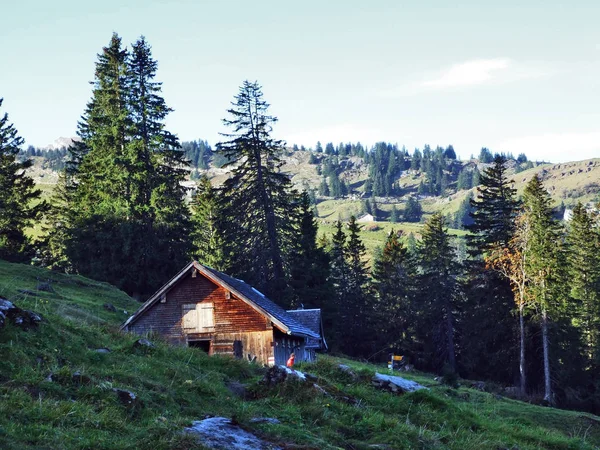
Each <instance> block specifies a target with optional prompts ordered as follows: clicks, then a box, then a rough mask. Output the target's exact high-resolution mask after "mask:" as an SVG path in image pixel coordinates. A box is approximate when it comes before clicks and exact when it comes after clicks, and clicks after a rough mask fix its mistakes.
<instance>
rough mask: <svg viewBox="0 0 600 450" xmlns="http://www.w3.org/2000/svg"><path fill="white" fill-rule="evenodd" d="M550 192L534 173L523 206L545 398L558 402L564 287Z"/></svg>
mask: <svg viewBox="0 0 600 450" xmlns="http://www.w3.org/2000/svg"><path fill="white" fill-rule="evenodd" d="M551 201H552V199H551V197H550V194H548V192H547V191H546V190H545V189H544V186H543V185H542V182H541V180H540V179H539V177H538V176H537V174H536V175H534V176H533V177H532V179H531V180H530V181H529V183H527V186H526V187H525V191H524V193H523V206H524V211H525V217H526V220H527V221H528V229H529V238H528V249H527V260H526V264H525V271H526V273H527V274H528V276H529V278H530V280H531V286H530V292H529V295H530V296H531V299H532V302H533V303H534V304H535V305H537V307H538V309H539V310H540V313H541V327H542V346H543V354H544V400H545V401H547V402H548V403H550V404H554V395H553V392H552V381H551V372H550V336H549V327H550V320H551V319H550V314H551V313H552V312H553V310H554V311H555V310H556V306H557V301H558V300H559V298H557V297H559V290H560V288H561V281H562V280H561V277H560V270H561V269H560V268H561V264H560V258H561V254H560V253H561V250H562V249H561V239H560V233H559V226H558V223H557V222H556V221H555V219H554V217H553V212H552V208H551V206H550V205H551Z"/></svg>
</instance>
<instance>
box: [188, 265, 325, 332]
mask: <svg viewBox="0 0 600 450" xmlns="http://www.w3.org/2000/svg"><path fill="white" fill-rule="evenodd" d="M196 264H198V265H200V266H202V267H203V268H204V269H205V270H206V271H208V272H210V273H211V274H212V275H213V276H214V277H215V278H218V279H219V280H221V281H222V282H223V283H224V284H226V285H228V286H229V287H230V288H231V289H232V290H233V291H237V292H238V293H239V294H240V295H242V296H244V297H245V298H246V300H249V301H250V302H252V303H254V304H255V305H257V306H258V307H259V308H261V309H262V310H264V311H265V312H266V313H268V314H269V315H271V316H273V317H274V318H275V319H277V320H278V321H280V322H281V323H282V324H283V325H285V326H286V327H287V328H288V329H289V330H290V332H291V333H292V334H294V335H301V336H307V337H309V338H315V339H319V338H320V333H319V331H317V332H315V331H313V330H312V328H309V327H307V326H305V325H303V324H302V323H300V322H299V321H298V320H296V318H295V317H294V316H292V315H291V314H289V313H288V312H287V311H286V310H285V309H283V308H282V307H281V306H279V305H277V304H275V303H274V302H273V301H272V300H269V299H268V298H267V297H266V296H265V295H264V294H263V293H262V292H259V291H258V290H256V289H255V288H253V287H252V286H250V285H249V284H247V283H245V282H244V281H242V280H238V279H237V278H233V277H230V276H229V275H226V274H224V273H222V272H219V271H218V270H215V269H212V268H210V267H207V266H204V265H201V264H199V263H196Z"/></svg>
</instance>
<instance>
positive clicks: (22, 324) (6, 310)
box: [0, 297, 42, 330]
mask: <svg viewBox="0 0 600 450" xmlns="http://www.w3.org/2000/svg"><path fill="white" fill-rule="evenodd" d="M7 321H9V322H10V323H12V324H13V325H15V326H17V327H19V328H21V329H23V330H29V329H30V328H35V327H37V326H38V324H39V323H40V322H41V321H42V317H41V316H40V315H39V314H38V313H35V312H33V311H28V310H26V309H21V308H19V307H18V306H16V305H15V304H14V303H12V302H10V301H8V300H7V299H5V298H2V297H0V328H2V327H3V326H4V324H5V323H6V322H7Z"/></svg>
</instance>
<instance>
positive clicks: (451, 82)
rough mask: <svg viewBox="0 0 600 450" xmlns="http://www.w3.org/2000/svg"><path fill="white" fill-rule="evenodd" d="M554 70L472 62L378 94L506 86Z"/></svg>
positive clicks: (500, 60)
mask: <svg viewBox="0 0 600 450" xmlns="http://www.w3.org/2000/svg"><path fill="white" fill-rule="evenodd" d="M553 72H554V69H553V68H552V67H550V66H549V65H547V64H543V63H533V62H519V61H515V60H513V59H510V58H488V59H472V60H468V61H464V62H460V63H456V64H453V65H451V66H449V67H446V68H442V69H441V70H437V71H432V72H428V73H425V74H421V76H420V77H418V78H420V79H416V78H417V77H413V80H412V81H405V82H404V83H402V84H400V86H396V87H394V88H391V89H384V90H380V91H379V95H381V96H383V97H402V96H407V95H416V94H422V93H427V92H438V91H444V90H457V89H465V88H469V87H474V86H482V85H492V84H505V83H510V82H514V81H518V80H523V79H528V78H539V77H543V76H547V75H550V74H552V73H553Z"/></svg>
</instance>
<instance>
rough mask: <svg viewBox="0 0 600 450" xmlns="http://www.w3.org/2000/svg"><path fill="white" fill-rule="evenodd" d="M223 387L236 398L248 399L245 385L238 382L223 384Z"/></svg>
mask: <svg viewBox="0 0 600 450" xmlns="http://www.w3.org/2000/svg"><path fill="white" fill-rule="evenodd" d="M225 387H226V388H227V389H229V392H231V393H232V394H233V395H235V396H236V397H239V398H242V399H245V398H247V397H248V389H247V385H246V384H243V383H240V382H239V381H230V382H228V383H226V384H225Z"/></svg>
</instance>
